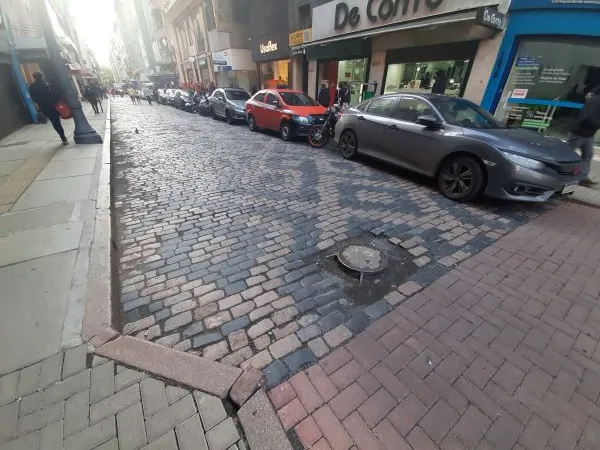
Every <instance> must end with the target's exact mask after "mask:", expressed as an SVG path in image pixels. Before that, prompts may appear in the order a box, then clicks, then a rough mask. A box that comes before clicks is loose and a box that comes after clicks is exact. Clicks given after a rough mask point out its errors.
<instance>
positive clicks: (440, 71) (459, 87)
mask: <svg viewBox="0 0 600 450" xmlns="http://www.w3.org/2000/svg"><path fill="white" fill-rule="evenodd" d="M469 67H470V60H460V61H428V62H411V63H403V64H390V65H389V66H388V67H387V74H386V79H385V89H384V93H385V94H389V93H393V92H400V91H402V92H419V93H426V92H431V91H432V89H433V86H434V84H435V83H436V81H439V83H438V86H441V91H436V92H438V93H444V94H446V95H454V96H461V95H462V93H463V92H464V88H465V86H466V84H467V76H468V74H469Z"/></svg>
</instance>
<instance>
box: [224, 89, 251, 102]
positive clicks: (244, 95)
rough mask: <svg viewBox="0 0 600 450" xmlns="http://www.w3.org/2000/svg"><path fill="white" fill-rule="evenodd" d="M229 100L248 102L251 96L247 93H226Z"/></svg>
mask: <svg viewBox="0 0 600 450" xmlns="http://www.w3.org/2000/svg"><path fill="white" fill-rule="evenodd" d="M225 97H227V99H228V100H248V99H249V98H250V95H249V94H248V93H247V92H246V91H237V90H236V91H225Z"/></svg>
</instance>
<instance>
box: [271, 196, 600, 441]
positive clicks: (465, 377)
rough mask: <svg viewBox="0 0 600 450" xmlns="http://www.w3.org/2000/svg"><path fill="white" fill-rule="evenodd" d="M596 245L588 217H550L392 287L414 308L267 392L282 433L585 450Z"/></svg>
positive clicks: (591, 417)
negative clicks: (442, 271) (428, 281)
mask: <svg viewBox="0 0 600 450" xmlns="http://www.w3.org/2000/svg"><path fill="white" fill-rule="evenodd" d="M599 242H600V211H598V210H597V209H594V208H589V207H586V206H580V205H574V204H568V203H563V204H559V205H558V206H557V207H556V208H555V209H553V210H551V211H550V212H548V213H546V214H544V215H542V216H539V217H538V218H536V219H534V220H532V221H531V222H530V223H528V224H526V225H523V226H521V227H520V228H518V229H517V230H515V231H514V232H512V233H510V234H509V235H507V236H505V237H503V238H501V239H500V240H499V241H497V242H496V243H494V244H493V245H491V246H490V247H488V248H486V249H485V250H483V251H482V252H481V253H479V254H477V255H475V256H472V257H471V258H469V259H468V260H466V261H465V262H463V263H462V264H460V265H459V266H458V267H456V269H454V270H453V271H452V272H451V273H449V274H448V275H446V276H444V277H442V278H440V279H439V280H437V281H436V282H435V283H433V284H432V285H430V286H428V287H426V288H425V289H423V290H421V291H420V292H418V291H419V289H420V287H419V286H416V285H415V284H414V283H412V284H410V285H403V286H400V287H399V288H398V290H399V291H400V293H401V294H406V295H412V294H414V295H412V296H411V297H410V298H408V300H406V301H405V302H403V303H402V304H401V305H400V306H398V307H396V308H395V309H394V310H393V311H392V312H390V313H389V314H387V315H385V316H383V317H382V318H380V319H379V320H378V321H377V322H375V323H374V324H373V325H371V326H370V327H368V328H367V330H366V331H364V332H363V333H361V334H360V335H358V336H357V337H355V338H354V339H352V340H351V341H349V342H348V343H347V344H345V345H343V346H342V347H340V348H339V349H338V350H336V351H335V352H334V353H332V354H331V355H329V356H328V357H327V358H325V359H324V360H322V361H321V362H320V363H319V364H317V365H314V366H312V367H310V368H309V369H308V370H306V371H304V372H302V373H300V374H297V375H295V376H294V377H292V378H291V379H290V380H289V381H287V382H285V383H283V384H281V385H279V386H278V387H276V388H275V389H273V390H271V391H270V393H269V395H270V398H271V400H272V402H273V404H274V406H275V407H276V408H277V409H278V414H279V417H280V419H281V421H282V423H283V425H284V427H285V429H286V430H289V434H290V435H291V436H293V437H294V438H295V436H297V438H299V440H300V442H302V444H303V446H304V448H312V449H315V450H316V449H319V450H323V449H334V450H348V449H350V448H359V449H394V450H396V449H407V450H408V449H415V450H416V449H419V450H421V449H427V450H434V449H444V450H446V449H519V450H521V449H552V450H571V449H575V448H576V449H587V450H594V449H595V450H597V449H598V448H600V402H599V395H600V346H599V343H600V302H599V300H600V268H599V267H600V244H599ZM415 291H417V292H416V293H415ZM294 435H295V436H294ZM354 446H356V447H354Z"/></svg>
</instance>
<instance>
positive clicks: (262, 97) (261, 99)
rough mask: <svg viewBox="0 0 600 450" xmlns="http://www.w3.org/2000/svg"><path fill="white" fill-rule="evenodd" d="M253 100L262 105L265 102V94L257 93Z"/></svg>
mask: <svg viewBox="0 0 600 450" xmlns="http://www.w3.org/2000/svg"><path fill="white" fill-rule="evenodd" d="M254 100H256V101H257V102H261V103H264V102H265V93H264V92H259V93H258V94H256V95H255V96H254Z"/></svg>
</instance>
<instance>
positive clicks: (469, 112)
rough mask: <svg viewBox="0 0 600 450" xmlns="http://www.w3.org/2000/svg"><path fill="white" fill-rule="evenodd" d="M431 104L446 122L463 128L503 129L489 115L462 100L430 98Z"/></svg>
mask: <svg viewBox="0 0 600 450" xmlns="http://www.w3.org/2000/svg"><path fill="white" fill-rule="evenodd" d="M431 102H432V103H433V104H434V105H435V106H436V107H437V109H439V110H440V112H441V113H442V116H444V119H446V122H448V123H450V124H452V125H456V126H459V127H465V128H480V129H491V128H504V126H502V125H500V124H499V123H498V122H496V120H494V118H493V117H492V115H491V114H490V113H488V112H487V111H485V110H484V109H482V108H480V107H479V106H477V105H476V104H475V103H471V102H470V101H468V100H465V99H462V98H444V97H439V98H432V99H431Z"/></svg>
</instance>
